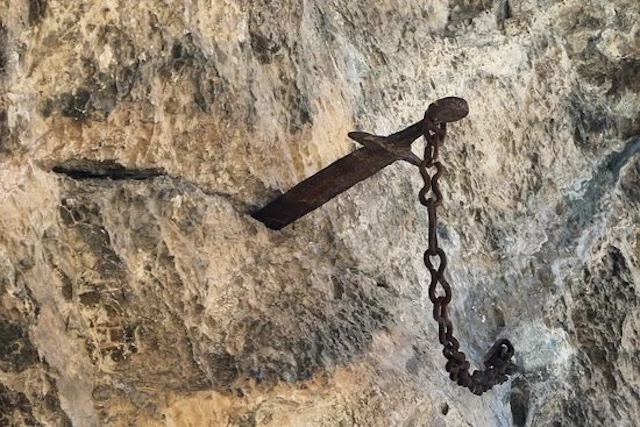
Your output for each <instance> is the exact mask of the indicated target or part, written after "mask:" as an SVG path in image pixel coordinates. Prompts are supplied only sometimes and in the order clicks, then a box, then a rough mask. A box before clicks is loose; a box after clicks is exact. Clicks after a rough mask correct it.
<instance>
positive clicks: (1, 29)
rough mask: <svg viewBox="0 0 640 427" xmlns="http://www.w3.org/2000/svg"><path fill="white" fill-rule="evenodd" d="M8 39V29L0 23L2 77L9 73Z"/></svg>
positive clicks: (0, 69) (0, 70)
mask: <svg viewBox="0 0 640 427" xmlns="http://www.w3.org/2000/svg"><path fill="white" fill-rule="evenodd" d="M8 39H9V37H8V35H7V27H5V26H4V24H3V23H2V21H0V75H2V74H4V73H5V72H6V71H7V62H8V61H9V55H8V53H7V46H8V44H9V43H8V41H9V40H8Z"/></svg>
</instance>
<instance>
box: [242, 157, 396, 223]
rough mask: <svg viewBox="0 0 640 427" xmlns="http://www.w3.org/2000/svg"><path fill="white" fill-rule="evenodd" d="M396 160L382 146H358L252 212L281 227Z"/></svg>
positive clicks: (254, 215) (255, 215)
mask: <svg viewBox="0 0 640 427" xmlns="http://www.w3.org/2000/svg"><path fill="white" fill-rule="evenodd" d="M395 160H396V159H395V158H394V157H392V156H390V155H389V153H387V152H386V151H384V150H383V149H377V148H375V147H372V148H371V147H366V148H359V149H357V150H356V151H354V152H352V153H351V154H348V155H347V156H345V157H343V158H341V159H338V160H337V161H335V162H333V163H332V164H330V165H329V166H327V167H326V168H324V169H322V170H321V171H320V172H318V173H316V174H315V175H312V176H310V177H309V178H307V179H305V180H304V181H302V182H300V183H299V184H297V185H296V186H295V187H293V188H292V189H291V190H289V191H287V192H286V193H284V194H282V195H281V196H279V197H278V198H277V199H275V200H274V201H273V202H271V203H269V204H268V205H267V206H265V207H264V208H262V209H260V210H259V211H257V212H254V213H253V214H251V216H253V217H254V218H255V219H257V220H258V221H261V222H263V223H264V225H266V226H267V227H269V228H271V229H272V230H280V229H281V228H283V227H285V226H287V225H289V224H291V223H292V222H293V221H295V220H297V219H298V218H300V217H302V216H304V215H306V214H308V213H309V212H311V211H313V210H315V209H317V208H319V207H320V206H322V205H323V204H325V203H326V202H327V201H329V200H331V199H332V198H334V197H335V196H337V195H338V194H340V193H343V192H345V191H346V190H348V189H349V188H351V187H353V186H354V185H356V184H357V183H359V182H360V181H363V180H365V179H367V178H369V177H370V176H372V175H374V174H375V173H377V172H378V171H380V170H382V169H384V168H385V167H386V166H389V165H390V164H391V163H393V162H394V161H395Z"/></svg>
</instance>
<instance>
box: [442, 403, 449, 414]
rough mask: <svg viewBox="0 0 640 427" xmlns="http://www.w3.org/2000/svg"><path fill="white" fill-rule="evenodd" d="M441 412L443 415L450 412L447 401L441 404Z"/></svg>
mask: <svg viewBox="0 0 640 427" xmlns="http://www.w3.org/2000/svg"><path fill="white" fill-rule="evenodd" d="M440 413H441V414H442V415H447V414H448V413H449V405H447V404H446V403H443V404H442V405H440Z"/></svg>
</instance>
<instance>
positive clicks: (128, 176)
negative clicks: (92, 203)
mask: <svg viewBox="0 0 640 427" xmlns="http://www.w3.org/2000/svg"><path fill="white" fill-rule="evenodd" d="M51 171H52V172H55V173H59V174H63V175H67V176H68V177H69V178H72V179H78V180H83V179H111V180H115V181H119V180H143V179H153V178H156V177H158V176H164V175H166V174H165V172H164V170H162V169H160V168H150V169H127V168H125V167H124V166H122V165H121V164H119V163H117V162H115V161H113V160H106V161H92V160H81V161H69V162H65V163H64V164H62V165H58V166H54V167H53V168H51Z"/></svg>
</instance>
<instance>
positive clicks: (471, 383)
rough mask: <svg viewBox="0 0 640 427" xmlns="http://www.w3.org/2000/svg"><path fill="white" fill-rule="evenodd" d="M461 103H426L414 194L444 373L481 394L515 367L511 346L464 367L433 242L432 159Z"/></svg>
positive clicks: (499, 344) (441, 259) (435, 193)
mask: <svg viewBox="0 0 640 427" xmlns="http://www.w3.org/2000/svg"><path fill="white" fill-rule="evenodd" d="M468 108H469V107H468V105H467V102H466V101H465V100H463V99H461V98H453V97H451V98H444V99H441V100H439V101H436V102H434V103H433V104H431V105H430V106H429V108H428V109H427V112H426V113H425V115H424V120H423V122H422V123H423V135H424V138H425V146H424V157H423V159H422V162H421V164H420V175H422V179H423V181H424V186H423V187H422V189H421V190H420V192H419V193H418V199H419V200H420V203H421V204H422V205H423V206H425V207H426V208H427V214H428V219H429V235H428V242H429V243H428V248H427V250H426V251H425V252H424V265H425V266H426V268H427V270H428V271H429V274H430V275H431V282H430V285H429V299H430V300H431V302H432V303H433V319H434V320H435V321H436V322H437V323H438V338H439V341H440V344H441V345H442V346H443V350H442V354H443V355H444V357H445V358H446V359H447V363H446V365H445V369H446V370H447V372H449V378H451V380H452V381H455V382H456V383H457V384H458V385H460V386H462V387H466V388H468V389H469V390H470V391H471V392H472V393H475V394H477V395H481V394H482V393H484V392H485V391H487V390H489V389H491V388H492V387H493V386H495V385H497V384H502V383H503V382H505V381H506V380H507V377H508V376H509V375H511V374H513V373H515V371H516V365H515V364H514V363H513V362H512V361H511V357H512V356H513V354H514V348H513V345H512V344H511V342H509V340H506V339H500V340H498V341H496V343H495V344H494V345H493V347H491V349H490V350H489V352H488V353H487V356H486V358H485V360H484V367H485V369H484V370H475V371H474V372H473V373H472V374H471V373H470V372H469V370H470V364H469V362H468V361H467V359H466V355H465V354H464V353H463V352H462V351H460V350H459V348H460V343H459V342H458V340H457V339H456V338H455V337H454V336H453V324H452V322H451V319H450V318H449V303H450V302H451V286H450V285H449V282H448V281H447V280H446V279H445V278H444V271H445V269H446V267H447V256H446V254H445V252H444V250H443V249H442V248H440V246H439V245H438V233H437V226H438V216H437V209H436V208H437V207H438V206H441V205H442V192H441V191H440V186H439V184H438V179H439V178H440V177H441V176H442V174H443V173H444V167H443V165H442V163H441V162H440V161H439V160H438V154H439V150H440V147H441V146H442V144H443V143H444V140H445V137H446V133H447V122H453V121H457V120H460V119H461V118H463V117H465V116H466V115H467V113H468V111H469V109H468Z"/></svg>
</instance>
